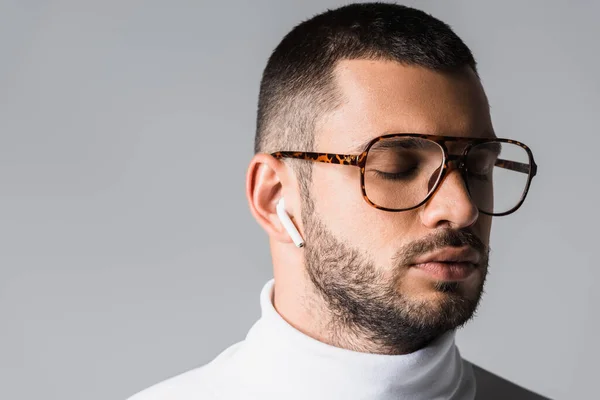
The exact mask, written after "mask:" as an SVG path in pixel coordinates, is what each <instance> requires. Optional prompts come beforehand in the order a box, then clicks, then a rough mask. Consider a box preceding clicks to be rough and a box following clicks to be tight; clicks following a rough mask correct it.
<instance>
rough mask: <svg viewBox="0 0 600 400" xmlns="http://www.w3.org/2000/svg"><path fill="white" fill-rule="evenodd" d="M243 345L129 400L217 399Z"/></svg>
mask: <svg viewBox="0 0 600 400" xmlns="http://www.w3.org/2000/svg"><path fill="white" fill-rule="evenodd" d="M242 343H243V342H239V343H236V344H234V345H232V346H230V347H228V348H227V349H226V350H224V351H223V352H221V353H220V354H219V355H218V356H217V357H216V358H215V359H213V360H212V361H211V362H209V363H208V364H206V365H203V366H201V367H198V368H195V369H192V370H190V371H187V372H184V373H182V374H180V375H177V376H174V377H172V378H169V379H166V380H164V381H162V382H159V383H157V384H155V385H153V386H150V387H148V388H147V389H144V390H142V391H141V392H139V393H136V394H134V395H133V396H131V397H129V398H128V399H127V400H197V399H206V400H210V399H214V398H216V396H215V393H216V392H217V390H218V391H219V392H221V390H222V388H223V386H225V387H226V386H227V382H226V377H227V376H228V371H229V369H230V368H232V363H233V360H232V358H233V355H234V354H235V352H236V351H237V349H238V348H239V347H240V345H241V344H242Z"/></svg>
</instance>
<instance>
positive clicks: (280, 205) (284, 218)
mask: <svg viewBox="0 0 600 400" xmlns="http://www.w3.org/2000/svg"><path fill="white" fill-rule="evenodd" d="M277 216H278V217H279V220H280V221H281V223H282V224H283V227H284V228H285V230H286V231H287V233H288V234H289V235H290V237H291V238H292V240H293V242H294V244H295V245H296V247H298V248H300V247H304V240H302V236H300V232H298V229H296V226H295V225H294V223H293V222H292V220H291V219H290V216H289V215H288V213H287V212H286V211H285V203H284V201H283V197H282V198H281V199H279V201H278V202H277Z"/></svg>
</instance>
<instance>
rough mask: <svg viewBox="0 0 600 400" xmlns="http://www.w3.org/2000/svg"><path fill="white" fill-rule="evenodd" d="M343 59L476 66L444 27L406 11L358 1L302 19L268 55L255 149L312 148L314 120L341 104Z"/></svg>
mask: <svg viewBox="0 0 600 400" xmlns="http://www.w3.org/2000/svg"><path fill="white" fill-rule="evenodd" d="M347 59H370V60H392V61H397V62H399V63H402V64H405V65H417V66H422V67H425V68H429V69H432V70H442V71H458V70H461V69H463V68H464V67H466V66H468V67H470V68H471V69H473V71H474V72H475V73H477V70H476V62H475V59H474V58H473V55H472V53H471V51H470V50H469V48H468V47H467V46H466V45H465V44H464V43H463V41H462V40H461V39H460V38H459V37H458V36H457V35H456V34H455V33H454V32H453V31H452V29H451V28H450V27H449V26H448V25H447V24H446V23H444V22H442V21H440V20H438V19H436V18H434V17H432V16H431V15H429V14H427V13H425V12H423V11H420V10H417V9H414V8H410V7H406V6H402V5H398V4H390V3H381V2H377V3H358V4H350V5H347V6H343V7H340V8H337V9H334V10H328V11H326V12H324V13H321V14H319V15H316V16H314V17H313V18H311V19H309V20H306V21H304V22H302V23H300V24H299V25H297V26H296V27H295V28H294V29H292V30H291V31H290V32H289V33H288V34H287V35H286V36H285V37H284V38H283V39H282V40H281V42H280V43H279V45H278V46H277V47H276V48H275V50H274V51H273V53H272V54H271V56H270V58H269V61H268V62H267V66H266V67H265V70H264V72H263V76H262V80H261V84H260V94H259V99H258V116H257V126H256V137H255V142H254V151H255V152H256V153H260V152H273V151H281V150H292V151H315V149H314V148H313V147H314V130H315V123H316V121H317V120H318V119H319V118H320V117H322V116H323V115H324V114H326V113H327V112H329V111H333V110H334V109H335V108H336V107H337V106H338V105H339V102H340V100H341V99H340V98H339V95H338V94H337V91H336V87H335V85H334V79H333V72H334V68H335V66H336V64H337V63H338V62H339V61H341V60H347Z"/></svg>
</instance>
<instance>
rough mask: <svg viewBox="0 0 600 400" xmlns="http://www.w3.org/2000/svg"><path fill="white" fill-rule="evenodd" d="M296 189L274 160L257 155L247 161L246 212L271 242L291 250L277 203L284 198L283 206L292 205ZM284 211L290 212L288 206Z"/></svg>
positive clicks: (263, 154)
mask: <svg viewBox="0 0 600 400" xmlns="http://www.w3.org/2000/svg"><path fill="white" fill-rule="evenodd" d="M297 187H298V185H297V182H296V179H295V177H294V175H293V174H291V173H290V169H289V168H288V167H287V166H286V165H285V164H284V163H283V162H282V161H280V160H277V159H276V158H275V157H273V156H271V155H269V154H265V153H261V154H256V155H255V156H254V157H253V158H252V160H251V161H250V165H249V166H248V172H247V174H246V197H247V199H248V205H249V206H250V212H251V213H252V215H253V216H254V218H255V219H256V221H257V222H258V224H259V225H260V226H261V227H262V228H263V229H264V230H265V231H266V232H267V234H268V235H269V237H270V238H271V239H273V240H276V241H278V242H281V243H291V244H292V246H294V247H295V245H294V243H293V241H292V239H291V238H290V235H289V234H288V233H287V231H286V230H285V228H284V227H283V224H282V223H281V221H280V220H279V217H278V216H277V202H278V201H279V199H280V198H282V197H285V198H286V203H288V204H289V203H292V204H293V203H296V201H294V200H295V198H296V196H297V193H298V189H297ZM287 208H288V210H289V209H291V207H290V206H287ZM299 228H300V227H299Z"/></svg>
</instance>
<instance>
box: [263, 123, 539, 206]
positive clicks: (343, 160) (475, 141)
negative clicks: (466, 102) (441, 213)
mask: <svg viewBox="0 0 600 400" xmlns="http://www.w3.org/2000/svg"><path fill="white" fill-rule="evenodd" d="M397 137H398V138H399V137H409V138H421V139H427V140H430V141H432V142H435V143H436V144H437V145H439V146H440V147H441V148H442V150H443V152H444V161H443V164H442V166H441V168H442V171H441V173H440V175H439V177H438V179H437V181H436V182H435V184H434V186H433V187H432V188H431V190H430V191H429V193H428V194H427V196H426V197H425V199H423V201H421V202H420V203H419V204H417V205H415V206H412V207H409V208H401V209H395V208H387V207H382V206H379V205H377V204H375V203H373V202H372V201H371V200H370V199H369V197H368V196H367V191H366V189H365V166H366V164H367V155H368V153H369V150H370V149H371V147H373V145H374V144H375V143H377V142H379V141H381V140H385V139H391V138H397ZM446 142H456V143H466V147H465V148H464V150H463V152H462V154H461V155H452V154H450V153H449V152H448V148H447V147H446ZM493 142H499V143H511V144H514V145H517V146H519V147H521V148H523V149H524V150H525V152H526V153H527V156H528V157H529V164H525V163H521V162H517V161H510V160H503V159H498V160H496V163H495V166H497V167H501V168H505V169H509V170H512V171H517V172H522V173H525V174H527V183H526V185H525V190H524V191H523V194H522V196H521V199H520V200H519V202H518V203H517V204H516V205H515V206H514V207H513V208H511V209H510V210H508V211H504V212H500V213H490V212H487V211H485V210H482V209H480V208H479V207H478V209H479V211H480V212H481V213H483V214H487V215H491V216H496V217H499V216H503V215H508V214H511V213H513V212H515V211H516V210H517V209H518V208H519V207H521V205H522V204H523V202H524V201H525V197H527V192H528V191H529V186H530V185H531V180H532V179H533V177H534V176H535V175H536V174H537V168H538V167H537V164H536V163H535V161H534V160H533V153H532V152H531V149H530V148H529V147H527V146H526V145H525V144H523V143H521V142H518V141H516V140H512V139H502V138H468V137H457V136H437V135H428V134H420V133H392V134H387V135H382V136H379V137H376V138H374V139H373V140H371V141H370V142H369V143H368V144H367V145H366V147H365V150H364V151H363V152H362V153H360V154H335V153H313V152H304V151H277V152H274V153H271V155H272V156H273V157H275V158H277V159H283V158H295V159H300V160H309V161H315V162H322V163H329V164H341V165H352V166H355V167H359V168H360V187H361V190H362V196H363V198H364V199H365V201H366V202H367V203H368V204H369V205H371V206H373V207H375V208H377V209H379V210H384V211H390V212H400V211H409V210H414V209H415V208H419V207H421V206H422V205H423V204H425V203H426V202H427V201H428V200H429V199H430V198H431V197H432V196H433V194H434V193H435V192H436V191H437V189H438V188H439V186H440V183H441V182H442V181H443V180H444V178H445V177H446V175H447V174H448V172H449V171H451V170H452V167H451V166H450V163H452V162H454V163H455V168H457V169H458V170H459V171H460V172H461V174H462V177H463V179H464V180H465V183H467V175H466V174H467V166H466V162H465V160H466V156H467V154H468V152H469V150H470V149H471V148H472V147H473V146H476V145H480V144H483V143H493ZM466 187H467V190H468V191H469V194H470V189H469V185H468V184H466Z"/></svg>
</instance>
